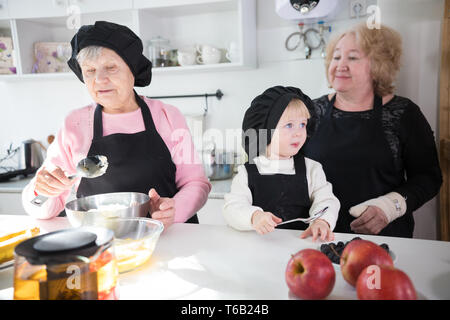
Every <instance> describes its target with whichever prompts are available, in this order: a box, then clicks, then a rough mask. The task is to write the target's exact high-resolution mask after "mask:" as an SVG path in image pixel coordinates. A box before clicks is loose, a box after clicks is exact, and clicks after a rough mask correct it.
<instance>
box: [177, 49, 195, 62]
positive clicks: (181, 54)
mask: <svg viewBox="0 0 450 320" xmlns="http://www.w3.org/2000/svg"><path fill="white" fill-rule="evenodd" d="M196 56H197V55H196V53H195V52H189V51H178V53H177V58H178V63H179V64H180V66H191V65H193V64H195V58H196Z"/></svg>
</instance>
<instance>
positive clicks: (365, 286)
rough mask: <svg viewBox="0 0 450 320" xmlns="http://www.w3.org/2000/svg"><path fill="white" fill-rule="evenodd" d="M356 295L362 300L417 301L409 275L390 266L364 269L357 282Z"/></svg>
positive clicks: (373, 266)
mask: <svg viewBox="0 0 450 320" xmlns="http://www.w3.org/2000/svg"><path fill="white" fill-rule="evenodd" d="M356 293H357V295H358V299H360V300H417V294H416V290H415V289H414V286H413V284H412V282H411V280H410V279H409V277H408V275H407V274H406V273H404V272H403V271H402V270H400V269H396V268H394V267H390V266H377V265H371V266H368V267H367V268H364V270H363V271H361V274H360V275H359V277H358V281H357V282H356Z"/></svg>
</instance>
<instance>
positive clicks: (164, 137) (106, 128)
mask: <svg viewBox="0 0 450 320" xmlns="http://www.w3.org/2000/svg"><path fill="white" fill-rule="evenodd" d="M71 45H72V57H71V59H70V60H69V61H68V64H69V66H70V68H71V69H72V70H73V71H74V73H75V74H76V75H77V77H78V78H79V79H80V80H81V81H82V82H84V83H85V85H86V87H87V89H88V91H89V93H90V95H91V96H92V98H93V100H94V101H95V102H94V103H92V104H91V105H88V106H86V107H84V108H81V109H77V110H74V111H72V112H71V113H70V114H69V115H68V116H67V117H66V119H65V121H64V125H63V127H62V128H61V130H60V131H59V132H58V134H57V136H56V139H55V141H54V142H53V143H52V144H51V146H50V147H49V149H48V152H47V158H46V160H45V161H44V164H43V165H42V167H41V168H40V169H39V170H38V171H37V174H36V176H35V177H34V178H33V179H32V180H31V182H30V183H29V184H28V185H27V186H26V188H25V189H24V191H23V193H22V201H23V206H24V208H25V210H26V211H27V212H28V213H29V214H30V215H31V216H33V217H36V218H39V219H49V218H52V217H55V216H57V215H59V214H60V213H61V212H62V211H63V210H64V205H65V203H66V201H67V198H68V197H69V195H70V193H71V190H72V188H73V185H74V184H75V188H76V190H77V194H76V196H77V197H85V196H90V195H94V194H100V193H109V192H143V193H148V194H149V196H150V198H151V211H152V212H150V214H151V217H152V218H153V219H157V220H159V221H161V222H162V223H163V224H164V227H165V228H167V227H169V226H170V225H171V224H172V223H174V222H193V223H198V219H197V216H196V211H197V210H199V209H200V208H201V207H202V206H203V205H204V204H205V202H206V200H207V196H208V193H209V192H210V190H211V184H210V183H209V181H208V179H207V178H206V176H205V174H204V171H203V167H202V165H201V161H200V160H199V157H198V155H197V153H196V151H195V149H194V145H193V143H192V138H191V136H190V134H189V130H188V127H187V125H186V122H185V120H184V117H183V116H182V114H181V113H180V112H179V111H178V110H177V109H176V108H175V107H173V106H171V105H166V104H164V103H162V102H161V101H157V100H151V99H148V98H145V97H141V96H139V95H138V94H137V93H136V92H135V91H134V86H141V87H144V86H147V85H148V84H149V83H150V81H151V67H152V64H151V62H150V61H149V60H148V59H147V58H145V56H144V55H143V54H142V49H143V47H142V41H141V40H140V39H139V38H138V37H137V36H136V35H135V34H134V33H133V32H132V31H131V30H130V29H128V28H127V27H125V26H121V25H117V24H114V23H110V22H104V21H97V22H96V23H95V24H94V25H86V26H83V27H81V28H80V29H79V31H78V32H77V34H76V35H75V36H74V37H73V39H72V41H71ZM95 155H104V156H106V157H107V159H108V163H109V165H108V169H107V171H106V173H105V174H104V175H102V176H100V177H97V178H93V179H86V178H81V179H74V180H71V179H68V178H67V176H69V175H72V174H75V173H76V165H77V163H78V162H79V161H80V160H81V159H83V158H85V157H86V156H95ZM36 195H43V196H46V197H49V199H48V201H46V202H44V203H43V204H42V206H40V207H39V206H35V205H34V204H32V203H31V201H32V200H33V198H34V197H35V196H36Z"/></svg>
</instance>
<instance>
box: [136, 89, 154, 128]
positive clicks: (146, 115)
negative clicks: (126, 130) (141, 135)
mask: <svg viewBox="0 0 450 320" xmlns="http://www.w3.org/2000/svg"><path fill="white" fill-rule="evenodd" d="M133 91H134V96H135V98H136V102H137V104H138V105H139V107H140V108H141V113H142V118H143V119H144V124H145V130H146V131H153V132H156V127H155V123H154V122H153V118H152V114H151V112H150V109H149V108H148V105H147V103H145V101H144V100H143V99H142V98H141V97H140V96H139V95H138V94H137V93H136V91H135V90H133Z"/></svg>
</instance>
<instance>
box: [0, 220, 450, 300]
mask: <svg viewBox="0 0 450 320" xmlns="http://www.w3.org/2000/svg"><path fill="white" fill-rule="evenodd" d="M31 223H35V224H37V225H39V226H40V228H41V231H42V232H49V231H53V230H57V229H60V228H64V227H69V223H68V221H67V219H66V218H54V219H52V220H47V221H46V220H33V219H32V218H31V217H23V216H0V225H1V226H4V227H6V226H8V225H18V224H28V225H29V224H31ZM2 229H3V228H2ZM299 234H300V231H295V230H275V231H274V232H272V233H270V234H267V235H264V236H260V235H258V234H257V233H256V232H239V231H236V230H233V229H231V228H230V227H227V226H215V225H214V226H213V225H201V224H200V225H196V224H175V225H173V226H172V227H170V228H169V229H167V230H166V231H165V232H163V234H162V235H161V237H160V240H159V242H158V244H157V246H156V249H155V252H154V253H153V256H152V258H151V259H150V260H149V261H148V262H147V263H146V264H144V265H143V266H141V267H140V268H138V269H135V270H134V271H131V272H128V273H125V274H121V275H120V277H119V284H120V298H121V299H156V300H158V299H167V300H174V299H187V300H190V299H192V300H196V299H212V300H223V299H231V300H233V299H245V300H266V299H267V300H284V299H295V297H293V296H292V294H291V293H290V292H289V290H288V287H287V285H286V282H285V277H284V273H285V268H286V265H287V262H288V260H289V259H290V257H291V254H294V253H296V252H297V251H299V250H301V249H305V248H314V249H317V248H319V246H320V243H319V242H312V240H311V238H309V239H300V238H299V237H298V236H299ZM335 236H336V240H335V241H348V240H350V239H352V238H354V237H355V236H356V235H354V234H339V233H336V234H335ZM360 237H362V238H363V239H367V240H371V241H374V242H376V243H378V244H381V243H387V244H388V245H389V247H390V248H391V250H392V251H393V252H394V254H395V259H394V264H395V266H396V267H397V268H399V269H401V270H403V271H404V272H406V273H407V274H408V276H409V277H410V279H411V280H412V282H413V283H414V286H415V288H416V291H417V293H418V297H419V298H420V299H450V242H444V241H431V240H419V239H404V238H391V237H379V236H368V235H360ZM335 270H336V284H335V286H334V289H333V291H332V292H331V294H330V295H329V296H328V299H356V291H355V289H354V288H353V287H351V286H350V285H349V284H347V283H346V282H345V280H344V279H343V277H342V274H341V272H340V268H339V266H335ZM149 288H151V290H149ZM12 297H13V268H10V269H6V270H3V271H0V299H12Z"/></svg>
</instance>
